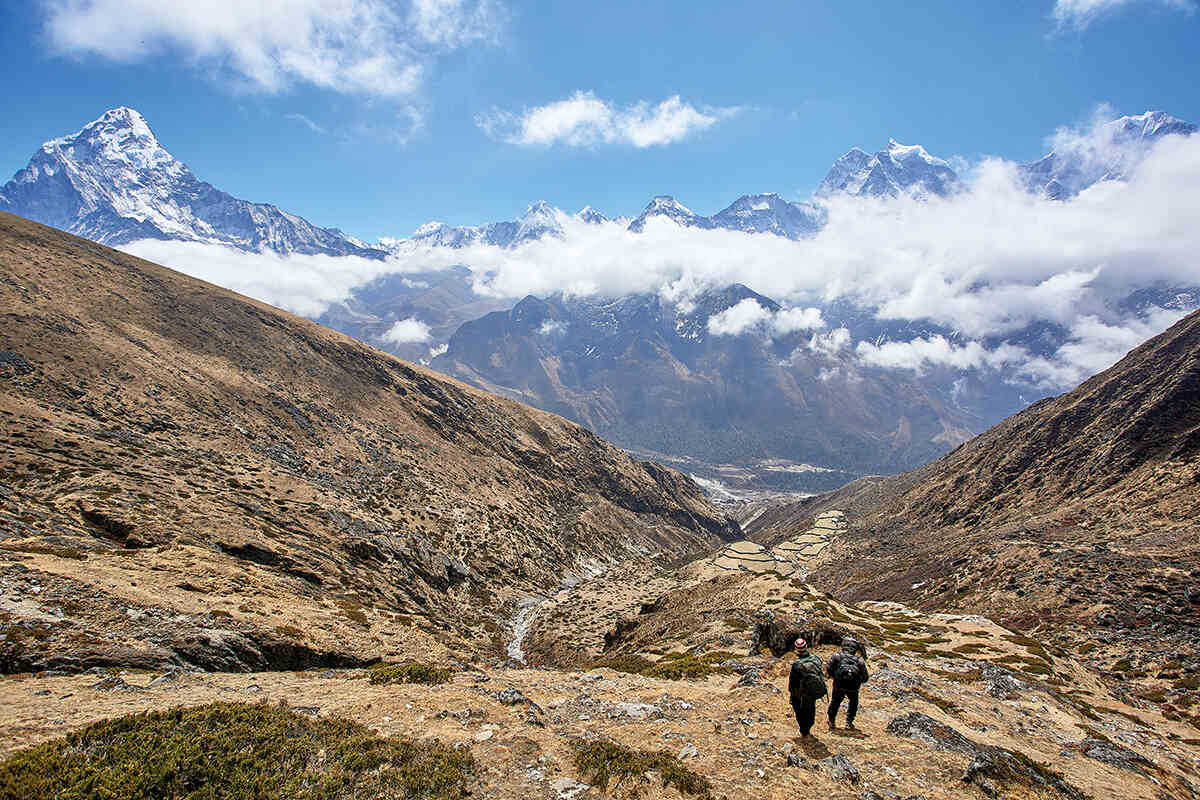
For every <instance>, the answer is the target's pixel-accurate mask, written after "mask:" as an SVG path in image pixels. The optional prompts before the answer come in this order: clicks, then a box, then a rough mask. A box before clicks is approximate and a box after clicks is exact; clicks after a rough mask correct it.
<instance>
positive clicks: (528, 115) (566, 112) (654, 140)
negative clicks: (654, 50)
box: [475, 92, 737, 148]
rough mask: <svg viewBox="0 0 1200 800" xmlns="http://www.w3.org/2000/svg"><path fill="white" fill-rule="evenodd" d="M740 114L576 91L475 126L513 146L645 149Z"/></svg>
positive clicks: (673, 100) (485, 117) (496, 113)
mask: <svg viewBox="0 0 1200 800" xmlns="http://www.w3.org/2000/svg"><path fill="white" fill-rule="evenodd" d="M736 112H737V109H736V108H711V107H704V108H697V107H696V106H693V105H691V104H690V103H685V102H684V101H683V100H682V99H680V97H679V95H675V96H673V97H668V98H667V99H666V100H663V101H662V102H660V103H657V104H653V105H652V104H651V103H649V102H647V101H644V100H643V101H641V102H638V103H634V104H633V105H631V106H626V107H624V108H622V107H618V106H616V105H615V104H613V103H610V102H608V101H606V100H602V99H600V98H599V97H597V96H596V95H595V94H593V93H592V92H576V93H575V94H573V95H572V96H571V97H569V98H568V99H566V100H559V101H557V102H554V103H549V104H547V105H544V106H536V107H534V108H526V109H525V110H523V111H521V112H520V113H514V112H511V111H501V110H492V111H491V112H489V113H486V114H479V115H477V116H476V118H475V122H476V124H477V125H478V126H479V127H480V129H481V130H483V132H484V133H486V134H487V135H488V136H490V137H492V138H493V139H499V140H501V141H504V142H508V143H509V144H516V145H525V146H539V145H540V146H546V145H555V144H562V145H569V146H572V147H593V146H596V145H602V144H623V145H631V146H633V147H638V148H645V147H653V146H656V145H666V144H672V143H673V142H678V141H680V140H682V139H685V138H687V137H688V136H690V135H692V134H693V133H697V132H699V131H702V130H704V129H706V128H710V127H712V126H713V125H715V124H716V123H717V122H718V121H720V120H721V119H724V118H725V117H728V116H730V115H732V114H735V113H736Z"/></svg>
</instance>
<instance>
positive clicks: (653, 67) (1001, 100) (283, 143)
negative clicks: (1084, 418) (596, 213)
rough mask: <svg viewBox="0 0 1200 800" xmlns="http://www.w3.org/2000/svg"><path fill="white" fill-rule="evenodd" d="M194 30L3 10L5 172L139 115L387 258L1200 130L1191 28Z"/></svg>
mask: <svg viewBox="0 0 1200 800" xmlns="http://www.w3.org/2000/svg"><path fill="white" fill-rule="evenodd" d="M200 5H201V4H199V3H196V4H193V7H196V6H200ZM207 5H208V6H209V8H208V9H207V10H204V11H201V12H198V13H196V14H194V15H192V16H193V17H194V18H189V15H188V14H182V13H174V12H166V13H163V12H161V11H160V10H161V9H164V8H170V7H171V6H172V4H170V3H165V2H162V1H161V0H67V2H57V3H54V4H51V3H49V2H45V3H43V2H28V1H26V0H17V1H16V2H9V3H5V4H4V6H3V9H2V10H0V47H2V48H3V49H2V52H3V56H2V58H3V59H4V64H3V75H4V78H3V79H2V81H0V85H2V86H3V88H4V96H5V98H6V100H7V105H8V109H9V110H8V113H7V114H5V115H4V117H3V122H0V172H2V173H3V174H4V176H5V177H7V176H9V175H11V174H12V173H13V172H15V171H17V170H18V169H20V168H21V167H23V166H24V165H25V163H26V162H27V161H28V159H29V156H30V155H31V154H32V153H33V151H34V150H35V149H36V147H37V146H38V145H39V144H40V143H41V142H42V141H43V140H45V139H48V138H51V137H53V136H58V135H62V134H65V133H69V132H72V131H74V130H76V129H78V128H79V127H81V126H82V125H83V124H85V123H86V122H88V121H90V120H92V119H94V118H95V117H97V116H99V115H100V113H102V112H103V111H104V110H105V109H107V108H109V107H112V106H115V105H128V106H132V107H134V108H136V109H138V110H139V111H141V112H142V113H143V114H144V115H145V116H146V118H147V120H148V121H149V122H150V124H151V126H152V127H153V128H154V129H155V132H156V133H157V134H158V136H159V138H160V139H161V140H162V142H163V144H164V145H165V146H166V147H167V149H168V150H170V151H171V152H172V153H173V154H174V155H175V156H177V157H178V158H180V159H182V160H184V161H185V162H186V163H187V164H188V165H189V166H191V167H192V169H193V170H194V171H195V172H196V173H197V175H199V176H200V177H201V178H202V179H205V180H208V181H210V182H212V183H213V184H215V185H217V186H218V187H220V188H222V189H225V190H226V191H229V192H231V193H233V194H235V195H237V196H239V197H244V198H246V199H250V200H255V201H266V202H272V203H275V204H277V205H279V206H281V207H283V208H285V209H287V210H289V211H293V212H295V213H299V214H301V215H303V216H305V217H307V218H309V219H310V220H312V221H313V222H316V223H318V224H322V225H329V226H338V227H341V228H343V229H344V230H347V231H349V232H350V233H353V234H355V235H358V236H361V237H363V238H367V239H374V238H377V237H380V236H402V235H405V234H407V233H409V232H411V230H412V229H413V228H415V227H416V226H417V225H419V224H421V223H422V222H425V221H427V220H429V219H442V220H445V221H447V222H450V223H453V224H467V223H476V222H483V221H487V220H493V219H507V218H513V217H515V216H517V215H518V214H520V213H521V211H522V210H523V208H524V206H525V205H526V204H528V203H529V202H532V201H534V200H538V199H546V200H548V201H550V202H551V203H553V204H555V205H558V206H561V207H563V208H566V209H568V210H571V211H574V210H576V209H578V208H579V207H581V206H583V205H585V204H588V203H590V204H592V205H594V206H595V207H597V208H598V209H600V210H601V211H603V212H605V213H607V214H610V215H615V214H636V213H638V211H640V209H641V208H642V206H643V205H644V204H645V203H646V201H647V200H648V199H649V198H650V197H651V196H653V195H655V194H672V195H674V196H675V197H677V198H678V199H679V200H681V201H682V202H684V203H686V204H687V205H689V206H691V207H692V208H693V209H695V210H696V211H698V212H700V213H704V214H710V213H713V212H715V211H718V210H719V209H721V208H722V207H724V206H725V205H727V204H728V203H729V202H731V201H732V200H733V199H734V198H736V197H737V196H738V195H740V194H743V193H746V192H755V191H777V192H779V193H780V194H782V195H784V196H785V197H788V198H790V199H803V198H804V197H806V196H807V195H808V193H809V192H811V190H812V189H813V188H814V187H815V185H816V184H817V182H818V181H820V179H821V178H822V177H823V175H824V173H825V171H826V170H827V169H828V167H829V165H830V163H831V162H832V161H833V160H834V159H835V158H837V157H838V156H839V155H841V154H842V153H843V152H845V151H846V150H847V149H849V148H850V147H852V146H860V147H863V148H866V149H880V148H882V147H883V146H884V145H886V143H887V139H888V137H889V136H891V137H895V138H896V139H898V140H900V141H902V142H905V143H920V144H923V145H924V146H925V147H926V148H927V149H928V150H929V151H930V152H932V153H934V154H936V155H940V156H943V157H951V156H962V157H965V158H967V159H976V158H978V157H979V156H981V155H985V154H998V155H1003V156H1005V157H1007V158H1010V159H1014V160H1029V159H1033V158H1036V157H1037V156H1039V155H1041V154H1042V153H1043V152H1044V149H1045V139H1046V137H1047V136H1048V135H1049V134H1051V133H1052V132H1053V131H1054V129H1055V128H1056V127H1058V126H1060V125H1067V124H1075V123H1079V122H1081V121H1082V120H1085V119H1087V118H1089V117H1091V115H1092V114H1093V113H1094V111H1095V109H1096V107H1097V106H1098V105H1099V104H1102V103H1107V104H1110V105H1111V107H1112V108H1113V109H1115V110H1116V111H1118V112H1121V113H1131V114H1132V113H1140V112H1141V111H1144V110H1146V109H1151V108H1154V109H1164V110H1166V111H1169V112H1171V113H1173V114H1175V115H1176V116H1179V117H1182V118H1184V119H1188V120H1191V121H1200V88H1198V85H1197V81H1196V75H1197V67H1198V66H1200V63H1198V62H1200V58H1198V57H1197V55H1196V51H1197V46H1196V43H1197V42H1200V15H1198V14H1197V13H1196V7H1195V4H1194V3H1193V2H1192V0H1057V4H1056V2H1055V0H1038V1H1037V2H1032V1H1029V2H1027V1H1024V0H1019V1H1017V2H1009V3H989V4H974V3H961V2H925V3H919V4H918V3H912V4H895V3H886V4H885V3H865V2H860V3H852V2H839V3H836V4H833V3H831V4H823V3H803V2H778V3H773V2H761V3H758V4H755V5H754V6H752V7H750V8H744V7H742V6H740V5H738V4H728V3H720V4H716V3H714V4H698V3H695V2H692V3H686V4H685V3H658V4H654V5H653V7H652V8H646V7H645V6H646V4H644V3H633V2H624V1H623V0H615V1H614V2H609V3H606V4H594V3H589V4H584V3H520V2H516V1H515V0H508V1H507V2H503V3H501V2H499V0H486V2H483V3H479V2H472V0H416V3H415V5H413V6H410V5H408V4H407V3H398V2H397V3H391V2H387V0H352V2H341V3H332V2H330V1H329V0H259V2H253V0H209V2H208V4H207ZM909 6H911V7H909ZM346 8H350V9H351V10H352V11H354V12H355V13H357V14H358V15H359V16H357V17H354V18H352V19H345V18H342V17H339V16H338V15H339V14H340V13H341V11H338V10H336V9H346ZM285 9H286V10H285ZM381 20H383V21H382V22H381ZM310 23H311V28H310V27H308V26H309V25H310ZM310 31H316V32H317V34H318V35H313V36H310V35H308V32H310ZM331 33H332V34H333V35H328V34H331ZM675 97H678V98H679V99H678V102H676V103H672V102H671V98H675ZM572 98H574V101H573V102H569V103H565V102H564V101H571V100H572ZM664 102H666V103H667V104H666V105H665V106H660V104H663V103H664ZM539 108H540V109H542V111H541V112H539V113H538V114H535V115H534V116H533V117H531V118H529V120H526V118H525V115H526V113H527V112H530V111H532V110H535V109H539ZM572 120H574V122H575V124H574V125H572V124H571V121H572ZM523 123H524V124H523Z"/></svg>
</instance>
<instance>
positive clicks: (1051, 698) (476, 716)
mask: <svg viewBox="0 0 1200 800" xmlns="http://www.w3.org/2000/svg"><path fill="white" fill-rule="evenodd" d="M724 583H725V584H726V585H724V587H723V589H724V594H723V595H721V596H717V597H714V598H713V600H712V602H713V604H714V605H715V604H722V603H727V602H728V601H729V600H730V599H732V598H733V597H735V596H736V597H739V598H741V600H742V602H743V603H744V604H745V605H762V604H763V603H764V600H771V599H775V598H780V594H779V593H780V592H782V591H783V589H784V588H788V587H787V586H786V584H781V583H780V579H778V578H773V577H772V576H754V577H749V576H747V577H744V578H741V579H738V578H737V577H736V576H735V577H731V578H727V579H725V582H724ZM790 588H791V591H790V593H791V594H792V595H793V596H792V597H791V599H782V600H781V602H778V603H767V604H766V605H767V607H772V608H775V609H776V611H775V612H774V618H775V619H777V620H781V619H784V618H793V619H798V618H806V619H816V618H818V617H819V618H821V619H823V620H825V621H826V622H829V621H831V620H838V622H836V623H834V624H835V625H837V626H839V627H840V628H842V629H845V630H850V631H854V632H855V633H857V634H858V635H860V636H862V637H864V638H865V639H866V640H867V641H868V650H869V655H870V662H869V663H870V665H871V669H872V677H871V679H870V681H869V682H868V683H867V684H866V685H865V686H864V687H863V692H862V710H861V712H860V714H859V717H858V725H857V727H858V730H857V731H850V730H845V729H841V728H839V729H837V730H828V729H827V728H826V726H825V723H824V721H823V720H822V719H821V717H820V715H818V726H817V728H816V736H815V737H814V738H813V739H812V740H811V741H808V742H803V741H801V740H799V739H798V738H797V730H796V726H795V722H794V720H793V719H792V716H791V709H790V707H789V706H788V703H787V696H786V685H787V677H786V670H787V668H788V664H789V662H788V660H787V659H786V658H785V659H782V660H781V659H778V658H776V657H774V656H773V655H771V654H770V651H769V650H768V649H764V651H763V652H761V653H752V652H751V646H752V644H755V643H756V642H755V639H756V638H761V637H756V635H755V631H754V630H745V629H743V630H735V628H736V627H737V626H736V625H732V624H729V625H725V626H723V627H724V629H723V630H720V632H717V631H718V628H720V627H721V626H717V627H713V628H712V629H711V630H710V629H705V628H703V627H702V626H681V627H680V628H679V629H678V631H677V633H668V634H667V635H665V636H662V635H661V634H656V635H655V636H656V638H654V639H653V641H654V645H653V646H651V647H650V648H649V649H645V648H642V649H641V650H640V652H643V653H645V654H647V655H649V656H650V657H652V658H653V657H656V656H655V654H653V653H651V652H650V651H651V650H658V651H661V652H663V653H665V652H666V651H676V650H684V649H686V650H687V651H688V652H702V653H703V652H709V653H711V652H715V648H721V651H723V652H721V653H720V655H719V658H720V659H722V660H721V661H719V662H717V663H718V664H719V665H721V666H720V667H719V669H718V671H716V672H714V673H713V674H711V675H709V676H707V677H706V678H702V679H698V680H659V679H653V678H649V677H645V676H641V675H631V674H624V673H621V672H616V671H613V670H611V669H593V670H586V671H585V670H564V669H551V668H544V669H519V668H505V667H502V666H496V665H494V664H483V663H481V664H474V665H460V668H459V669H460V671H458V672H457V674H456V675H455V676H454V678H453V680H452V682H451V683H449V684H448V685H445V686H434V687H424V686H378V685H373V684H371V683H369V682H368V681H367V680H366V677H367V674H366V672H365V671H364V670H358V669H348V670H339V669H322V670H313V671H308V672H271V673H237V674H231V673H219V672H199V671H189V670H173V671H169V672H165V673H160V672H150V671H136V670H132V671H131V670H125V671H118V670H96V671H95V672H94V673H89V674H82V675H59V676H49V675H43V676H31V675H21V676H10V677H7V678H5V679H2V680H0V698H2V701H3V702H0V709H2V710H0V749H2V750H3V751H4V752H11V751H13V750H15V749H17V748H21V747H25V746H28V745H32V744H35V743H37V742H41V741H45V740H47V739H50V738H53V737H56V736H61V735H62V734H63V733H65V732H67V731H69V730H72V729H75V728H79V727H81V726H83V725H86V724H88V723H90V722H92V721H95V720H99V719H103V718H106V717H111V716H118V715H121V714H127V713H131V712H135V711H141V710H148V709H157V708H166V707H170V706H175V705H181V704H189V705H190V704H198V703H204V702H210V701H214V700H237V701H246V702H267V703H286V704H287V705H289V706H290V707H292V708H293V709H295V710H298V711H300V712H301V713H305V714H313V715H321V716H340V717H346V718H350V719H354V720H357V721H360V722H362V723H364V724H366V725H368V726H369V727H371V728H372V729H374V730H376V731H378V732H380V733H383V734H389V735H390V734H404V735H410V736H416V737H418V738H424V737H435V738H438V739H440V740H442V741H444V742H448V743H453V744H455V745H456V746H458V747H464V748H469V749H470V750H471V752H472V753H473V754H474V755H475V756H476V758H477V760H478V762H479V764H480V771H479V774H478V776H477V778H476V781H477V786H478V791H477V792H476V796H482V797H496V798H547V800H550V799H555V800H557V799H558V798H583V797H600V796H601V795H602V793H601V792H600V791H599V790H598V789H596V788H594V787H589V786H588V785H587V783H586V776H582V775H580V774H578V773H577V772H576V770H575V769H574V768H573V766H572V762H571V759H570V754H569V747H570V744H571V742H572V741H573V740H576V739H579V738H596V737H598V738H608V739H612V740H614V741H616V742H619V743H621V744H623V745H627V746H630V747H633V748H635V749H639V750H650V751H660V750H661V751H666V752H667V753H669V754H670V755H672V756H677V757H679V758H681V760H682V762H683V763H684V764H685V765H687V766H688V767H690V768H691V769H693V770H695V771H696V772H698V773H699V774H701V775H703V776H704V777H706V778H707V779H708V780H710V781H711V782H712V783H713V785H714V788H715V794H716V795H717V796H725V797H729V798H780V799H782V798H794V797H796V796H801V795H804V796H811V795H812V793H814V792H816V793H817V794H816V796H822V797H830V798H916V797H923V798H925V799H926V800H940V799H941V798H960V797H962V798H981V797H988V796H999V797H1005V798H1034V797H1041V798H1057V797H1070V798H1079V797H1092V798H1164V799H1165V798H1184V797H1192V796H1196V795H1195V793H1194V788H1193V787H1194V786H1195V785H1198V784H1200V777H1198V776H1197V770H1198V769H1200V740H1198V739H1197V738H1195V731H1194V729H1191V728H1190V727H1189V726H1187V725H1184V724H1180V723H1178V722H1172V721H1170V720H1167V719H1165V718H1164V717H1163V716H1162V715H1161V713H1159V712H1158V711H1157V710H1155V709H1153V708H1149V707H1146V706H1145V705H1144V704H1136V703H1134V704H1131V703H1129V702H1124V701H1122V700H1121V699H1120V698H1118V697H1116V696H1114V695H1113V694H1112V693H1110V692H1109V691H1108V690H1107V689H1106V688H1105V687H1104V685H1103V684H1102V683H1101V682H1100V681H1099V680H1097V679H1096V678H1095V677H1094V676H1092V675H1090V674H1089V673H1088V672H1087V671H1086V670H1083V669H1081V668H1079V666H1078V665H1077V664H1076V663H1075V662H1073V661H1072V660H1071V659H1070V658H1069V657H1065V656H1060V655H1055V654H1053V653H1051V652H1049V651H1047V650H1044V649H1043V648H1041V647H1040V646H1039V645H1038V644H1037V643H1036V642H1032V641H1029V640H1027V639H1026V638H1025V637H1022V636H1018V635H1015V634H1013V633H1011V632H1009V631H1006V630H1005V629H1003V628H1000V627H999V626H997V625H995V624H993V623H990V622H988V621H987V620H985V619H981V618H973V617H953V616H945V615H925V614H921V613H918V612H914V611H911V610H908V609H905V608H902V607H898V606H894V605H886V604H862V605H859V606H847V605H842V604H839V603H836V602H835V601H831V600H829V599H827V598H824V597H823V596H821V595H819V594H817V593H814V592H813V591H812V590H811V589H809V588H808V587H806V586H804V585H800V586H797V587H790ZM735 605H736V604H735ZM658 613H664V612H658ZM668 613H673V614H677V615H679V616H681V617H682V618H688V617H689V615H691V614H694V613H697V612H694V611H691V610H687V609H684V608H676V609H675V610H674V611H669V612H668ZM699 613H701V614H703V611H702V610H701V611H700V612H699ZM649 616H653V614H651V615H649ZM645 624H651V625H656V624H657V622H648V621H647V620H642V621H641V624H639V625H638V627H642V625H645ZM822 624H825V623H822ZM666 629H667V630H670V629H671V626H666ZM634 638H636V634H635V635H634ZM765 644H766V645H767V646H768V647H769V642H767V643H765ZM835 647H836V645H823V646H821V647H819V648H818V650H817V652H818V654H819V655H821V656H822V657H828V656H829V655H830V654H831V653H832V652H833V650H834V649H835ZM659 657H661V656H659ZM1013 753H1015V754H1017V755H1015V756H1014V755H1012V754H1013ZM1006 754H1008V755H1006ZM1006 759H1007V760H1006ZM1006 765H1007V766H1006ZM1014 770H1015V771H1014ZM967 778H969V780H966V779H967ZM652 779H653V776H651V777H650V778H647V780H648V781H652ZM627 788H628V787H627ZM644 788H647V789H648V790H649V795H650V796H677V795H676V794H675V793H674V791H673V790H672V791H671V792H669V793H668V792H665V791H664V790H661V787H659V786H657V785H656V784H654V783H652V782H651V783H648V784H647V786H646V787H644ZM620 793H621V792H617V794H620Z"/></svg>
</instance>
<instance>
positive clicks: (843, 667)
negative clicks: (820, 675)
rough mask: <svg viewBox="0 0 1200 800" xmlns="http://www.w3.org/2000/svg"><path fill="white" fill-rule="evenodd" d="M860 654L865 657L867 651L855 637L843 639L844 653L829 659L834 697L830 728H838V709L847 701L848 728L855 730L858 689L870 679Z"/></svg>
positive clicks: (829, 672) (830, 706)
mask: <svg viewBox="0 0 1200 800" xmlns="http://www.w3.org/2000/svg"><path fill="white" fill-rule="evenodd" d="M860 652H861V653H862V654H863V655H864V656H865V655H866V653H867V649H866V648H865V647H863V645H861V644H860V643H859V642H858V640H857V639H855V638H854V637H853V636H847V637H846V638H845V639H842V652H840V653H834V654H833V657H832V658H830V659H829V668H828V669H827V670H826V672H827V673H828V675H829V677H831V678H833V695H832V696H831V697H830V698H829V727H830V728H836V727H837V713H838V709H839V708H840V707H841V705H842V700H843V699H846V700H848V701H849V702H848V703H847V704H846V727H847V728H850V729H851V730H853V729H854V717H855V716H856V715H857V714H858V687H860V686H862V685H863V684H864V683H866V682H867V678H868V677H870V676H869V675H868V673H867V662H866V661H865V660H863V659H862V658H860V657H859V655H858V653H860Z"/></svg>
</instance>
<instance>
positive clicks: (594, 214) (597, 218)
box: [575, 205, 609, 225]
mask: <svg viewBox="0 0 1200 800" xmlns="http://www.w3.org/2000/svg"><path fill="white" fill-rule="evenodd" d="M575 218H576V219H578V220H580V221H582V222H586V223H588V224H589V225H599V224H600V223H601V222H608V221H609V220H608V217H606V216H604V215H603V214H601V213H600V212H599V211H597V210H596V209H594V208H592V207H591V206H590V205H588V206H584V207H583V208H581V209H579V211H578V212H577V213H576V214H575Z"/></svg>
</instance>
